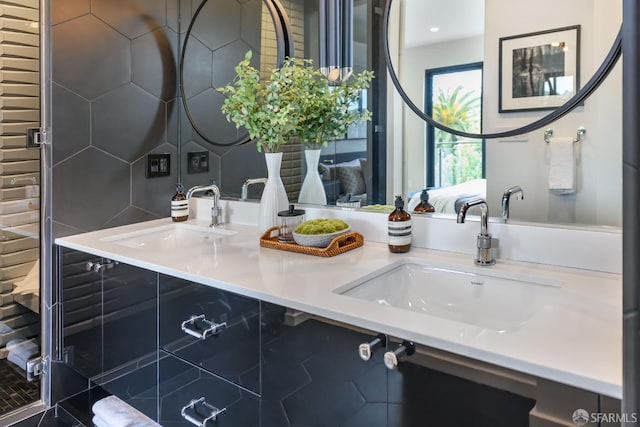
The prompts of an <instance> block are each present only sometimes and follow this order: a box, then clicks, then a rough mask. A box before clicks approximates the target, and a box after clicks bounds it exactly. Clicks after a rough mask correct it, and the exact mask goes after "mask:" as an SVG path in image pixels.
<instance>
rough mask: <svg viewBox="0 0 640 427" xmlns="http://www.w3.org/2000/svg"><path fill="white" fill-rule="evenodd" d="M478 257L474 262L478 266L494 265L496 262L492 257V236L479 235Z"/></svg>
mask: <svg viewBox="0 0 640 427" xmlns="http://www.w3.org/2000/svg"><path fill="white" fill-rule="evenodd" d="M477 246H478V256H477V257H476V259H475V260H474V262H475V263H476V265H494V264H495V263H496V260H495V259H494V258H493V256H492V255H491V247H492V238H491V234H478V244H477Z"/></svg>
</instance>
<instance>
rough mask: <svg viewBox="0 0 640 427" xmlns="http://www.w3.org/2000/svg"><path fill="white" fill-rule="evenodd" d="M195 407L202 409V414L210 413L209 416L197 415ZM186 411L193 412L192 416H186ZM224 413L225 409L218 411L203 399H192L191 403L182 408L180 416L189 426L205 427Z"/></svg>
mask: <svg viewBox="0 0 640 427" xmlns="http://www.w3.org/2000/svg"><path fill="white" fill-rule="evenodd" d="M197 407H198V408H202V409H204V411H202V412H205V414H206V413H208V412H209V411H210V412H211V415H209V416H205V415H201V414H200V413H198V408H197ZM188 410H190V411H191V412H193V415H190V414H187V411H188ZM226 411H227V408H222V409H218V408H216V407H215V406H213V405H209V404H208V403H207V402H206V401H205V400H204V397H201V398H200V399H193V400H192V401H191V402H189V403H188V404H187V406H185V407H183V408H182V410H181V411H180V415H182V418H184V419H185V420H187V421H189V422H190V423H191V424H193V425H195V426H198V427H206V426H207V423H208V422H209V421H211V422H214V423H215V422H216V421H217V420H218V415H222V414H224V413H225V412H226ZM203 417H204V418H203Z"/></svg>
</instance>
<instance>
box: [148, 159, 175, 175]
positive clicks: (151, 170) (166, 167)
mask: <svg viewBox="0 0 640 427" xmlns="http://www.w3.org/2000/svg"><path fill="white" fill-rule="evenodd" d="M169 175H171V154H169V153H165V154H148V155H147V178H158V177H161V176H169Z"/></svg>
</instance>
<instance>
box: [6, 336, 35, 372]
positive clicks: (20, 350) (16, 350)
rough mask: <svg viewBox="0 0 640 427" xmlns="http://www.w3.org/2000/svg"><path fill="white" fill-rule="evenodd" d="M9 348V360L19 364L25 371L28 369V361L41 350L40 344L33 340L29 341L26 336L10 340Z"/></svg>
mask: <svg viewBox="0 0 640 427" xmlns="http://www.w3.org/2000/svg"><path fill="white" fill-rule="evenodd" d="M7 350H9V353H8V354H7V360H8V361H9V362H11V363H13V364H15V365H17V366H19V367H20V369H22V370H23V371H26V370H27V361H29V359H31V358H33V357H35V356H36V355H37V354H38V353H39V352H40V350H39V348H38V344H36V343H35V342H34V341H33V340H29V341H27V340H25V339H24V338H20V339H15V340H11V341H9V342H8V343H7Z"/></svg>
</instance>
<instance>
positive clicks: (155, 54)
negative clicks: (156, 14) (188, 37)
mask: <svg viewBox="0 0 640 427" xmlns="http://www.w3.org/2000/svg"><path fill="white" fill-rule="evenodd" d="M131 51H132V57H133V62H132V68H133V74H132V78H131V80H132V81H133V82H134V83H135V84H137V85H138V86H140V87H141V88H143V89H145V90H147V91H148V92H150V93H152V94H154V95H155V96H157V97H158V98H160V99H162V100H164V101H168V100H170V99H173V98H175V97H176V95H177V91H176V89H177V87H178V62H177V61H178V59H177V52H178V34H176V33H175V32H174V31H173V30H171V29H169V28H168V27H162V28H158V29H157V30H155V31H152V32H150V33H148V34H145V35H144V36H142V37H139V38H137V39H135V40H134V41H133V43H132V44H131Z"/></svg>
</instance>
